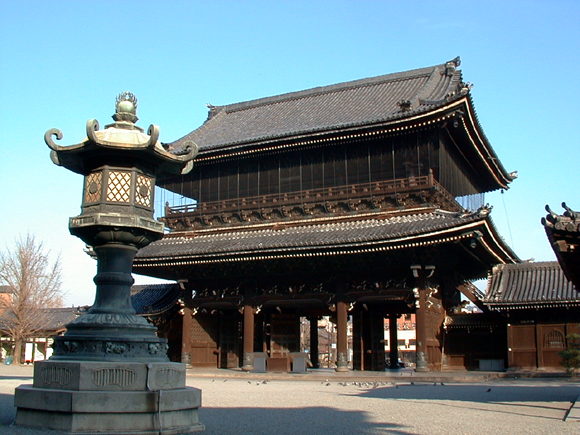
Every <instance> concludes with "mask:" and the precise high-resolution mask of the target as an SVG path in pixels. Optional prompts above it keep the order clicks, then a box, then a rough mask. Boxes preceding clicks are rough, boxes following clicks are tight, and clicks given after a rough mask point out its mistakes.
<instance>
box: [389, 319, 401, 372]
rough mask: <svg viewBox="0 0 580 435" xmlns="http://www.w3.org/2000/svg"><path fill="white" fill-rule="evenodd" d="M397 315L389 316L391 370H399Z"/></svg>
mask: <svg viewBox="0 0 580 435" xmlns="http://www.w3.org/2000/svg"><path fill="white" fill-rule="evenodd" d="M397 317H398V316H397V315H396V314H389V368H390V369H398V368H399V341H398V340H399V339H398V334H397Z"/></svg>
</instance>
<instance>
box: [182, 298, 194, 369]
mask: <svg viewBox="0 0 580 435" xmlns="http://www.w3.org/2000/svg"><path fill="white" fill-rule="evenodd" d="M192 316H193V311H192V310H191V308H189V307H184V308H183V316H181V362H182V363H183V364H187V365H188V366H191V330H192V328H193V318H192Z"/></svg>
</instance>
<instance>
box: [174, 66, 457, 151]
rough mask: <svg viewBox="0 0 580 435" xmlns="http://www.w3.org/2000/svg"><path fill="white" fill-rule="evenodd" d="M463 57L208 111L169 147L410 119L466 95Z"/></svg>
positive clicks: (247, 140)
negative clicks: (462, 73)
mask: <svg viewBox="0 0 580 435" xmlns="http://www.w3.org/2000/svg"><path fill="white" fill-rule="evenodd" d="M459 63H460V62H459V58H456V59H454V60H452V61H450V62H446V63H445V64H442V65H435V66H432V67H427V68H421V69H415V70H411V71H405V72H400V73H395V74H388V75H383V76H379V77H372V78H367V79H362V80H356V81H351V82H345V83H339V84H335V85H331V86H324V87H318V88H313V89H308V90H305V91H300V92H293V93H288V94H283V95H278V96H274V97H269V98H262V99H258V100H253V101H248V102H244V103H237V104H230V105H226V106H210V114H209V117H208V119H207V121H206V122H205V123H204V124H203V125H202V126H201V127H199V128H198V129H196V130H194V131H193V132H191V133H189V134H188V135H186V136H185V137H183V138H181V139H179V140H177V141H175V142H174V143H172V144H170V147H171V148H172V149H175V150H179V149H181V148H183V144H184V143H185V142H186V141H188V140H193V141H194V142H195V143H197V145H198V146H199V147H200V150H201V151H204V150H211V149H217V148H222V147H228V146H232V145H236V144H243V143H250V142H258V141H265V140H272V139H277V138H284V137H294V136H297V135H301V134H304V133H309V134H312V133H315V132H320V131H332V130H336V129H342V128H347V127H355V126H359V125H368V124H376V123H381V122H386V121H392V120H398V119H404V118H409V117H412V116H414V115H417V114H420V113H424V112H428V111H430V110H433V109H435V108H438V107H440V106H443V105H445V104H448V103H449V102H450V101H453V100H455V99H458V98H460V97H462V96H464V95H466V93H467V91H468V87H466V85H465V84H463V83H462V77H461V71H460V70H458V69H456V67H457V66H459Z"/></svg>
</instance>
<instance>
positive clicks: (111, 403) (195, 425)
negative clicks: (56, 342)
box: [15, 360, 204, 435]
mask: <svg viewBox="0 0 580 435" xmlns="http://www.w3.org/2000/svg"><path fill="white" fill-rule="evenodd" d="M200 405H201V391H200V390H198V389H196V388H191V387H186V386H185V365H184V364H179V363H149V364H146V363H135V362H131V363H110V362H85V361H79V362H73V361H50V360H49V361H42V362H38V363H36V364H35V367H34V384H33V385H21V386H20V387H18V388H17V389H16V395H15V406H16V407H17V408H18V411H17V415H16V424H17V425H20V426H29V427H38V428H43V429H53V430H59V431H64V432H69V433H78V434H81V433H95V432H97V433H98V432H101V433H107V434H133V435H134V434H150V433H155V434H184V433H191V432H196V431H201V430H203V429H204V426H203V425H202V424H201V423H200V422H199V419H198V414H197V410H198V408H199V406H200Z"/></svg>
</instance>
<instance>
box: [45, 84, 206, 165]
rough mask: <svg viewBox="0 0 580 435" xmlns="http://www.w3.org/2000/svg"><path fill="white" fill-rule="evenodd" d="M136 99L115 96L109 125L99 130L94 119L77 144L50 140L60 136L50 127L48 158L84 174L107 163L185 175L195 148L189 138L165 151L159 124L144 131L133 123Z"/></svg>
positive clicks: (128, 95)
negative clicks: (179, 145) (57, 142)
mask: <svg viewBox="0 0 580 435" xmlns="http://www.w3.org/2000/svg"><path fill="white" fill-rule="evenodd" d="M138 119H139V118H137V98H136V97H135V95H133V94H132V93H131V92H123V93H121V94H119V95H118V96H117V99H116V104H115V114H114V115H113V120H114V121H115V122H114V123H112V124H109V125H106V126H105V128H104V129H103V130H100V129H99V123H98V121H97V120H96V119H90V120H88V121H87V124H86V132H87V137H86V138H85V139H83V140H82V141H81V142H80V143H78V144H75V145H70V146H61V145H58V144H56V143H55V142H54V141H53V136H54V137H56V139H57V140H60V139H62V137H63V135H62V132H61V131H60V130H58V129H55V128H53V129H50V130H48V131H47V132H46V133H45V134H44V141H45V142H46V144H47V145H48V146H49V148H50V149H51V150H52V151H51V153H50V157H51V159H52V161H53V163H55V164H56V165H59V166H64V167H65V168H67V169H69V170H71V171H73V172H76V173H78V174H82V175H86V174H88V173H89V172H91V171H92V170H94V169H95V168H97V167H99V166H102V165H103V164H105V162H107V163H109V164H110V163H112V164H114V165H120V166H145V167H148V168H149V169H150V170H151V171H153V172H155V173H156V174H158V175H163V174H179V173H182V174H186V173H188V172H189V171H190V170H191V168H192V166H193V158H194V157H195V156H196V155H197V151H198V147H197V145H196V144H195V143H194V142H193V141H190V142H189V143H188V144H186V146H185V147H184V148H183V149H182V150H180V151H179V152H178V153H172V152H169V151H168V150H167V148H166V146H165V145H164V144H162V143H161V142H160V141H159V127H158V126H156V125H153V124H152V125H150V126H149V129H148V130H147V133H145V132H144V130H143V129H142V128H141V127H139V126H137V125H135V122H136V121H137V120H138Z"/></svg>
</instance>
